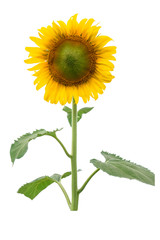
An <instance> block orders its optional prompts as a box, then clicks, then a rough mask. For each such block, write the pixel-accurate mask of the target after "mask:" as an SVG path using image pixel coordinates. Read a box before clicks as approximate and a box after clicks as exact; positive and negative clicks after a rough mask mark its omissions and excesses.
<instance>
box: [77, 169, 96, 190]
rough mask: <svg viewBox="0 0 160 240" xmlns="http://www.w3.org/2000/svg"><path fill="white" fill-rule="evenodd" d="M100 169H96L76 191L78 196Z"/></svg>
mask: <svg viewBox="0 0 160 240" xmlns="http://www.w3.org/2000/svg"><path fill="white" fill-rule="evenodd" d="M99 170H100V169H99V168H97V169H96V170H95V171H94V172H93V173H92V174H91V175H90V176H89V178H87V180H86V181H85V182H84V184H83V185H82V187H81V188H80V189H79V190H78V194H80V193H81V192H82V191H83V189H84V188H85V187H86V185H87V184H88V182H89V181H90V180H91V178H92V177H93V176H94V175H95V174H96V173H97V172H98V171H99Z"/></svg>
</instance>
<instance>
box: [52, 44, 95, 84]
mask: <svg viewBox="0 0 160 240" xmlns="http://www.w3.org/2000/svg"><path fill="white" fill-rule="evenodd" d="M53 67H54V69H55V70H56V71H57V73H59V74H60V75H61V76H62V77H64V78H65V79H67V80H68V81H75V80H78V79H81V78H82V77H83V76H85V75H86V74H87V73H88V71H89V69H90V59H89V52H88V49H87V47H86V46H85V45H84V44H83V43H81V42H76V41H72V40H66V41H64V42H63V43H62V44H60V45H59V46H58V47H57V49H56V50H55V53H54V59H53Z"/></svg>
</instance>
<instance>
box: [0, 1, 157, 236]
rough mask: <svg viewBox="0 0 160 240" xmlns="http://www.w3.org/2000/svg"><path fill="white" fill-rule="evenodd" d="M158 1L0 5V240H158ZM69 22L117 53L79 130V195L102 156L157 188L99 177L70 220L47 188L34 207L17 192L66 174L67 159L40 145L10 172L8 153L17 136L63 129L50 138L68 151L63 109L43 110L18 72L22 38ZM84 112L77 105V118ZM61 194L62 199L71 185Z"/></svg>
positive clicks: (50, 144)
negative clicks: (85, 22) (91, 30)
mask: <svg viewBox="0 0 160 240" xmlns="http://www.w3.org/2000/svg"><path fill="white" fill-rule="evenodd" d="M158 3H159V1H158V0H157V1H156V0H152V1H151V0H150V1H148V0H145V1H143V0H134V1H131V0H130V1H128V0H121V1H120V0H112V1H107V0H105V1H103V0H98V1H91V0H88V1H86V0H85V1H84V0H81V1H71V0H66V1H62V0H59V1H54V0H52V1H51V0H45V1H41V0H32V1H31V0H27V1H22V0H21V1H20V0H14V1H11V0H10V1H7V0H6V1H1V4H0V25H1V29H0V30H1V34H0V35H1V37H0V47H1V48H0V69H1V70H0V74H1V76H0V77H1V80H0V81H1V88H0V89H1V93H0V104H1V110H0V112H1V118H0V120H1V125H0V126H1V130H0V133H1V134H0V135H1V138H0V141H1V143H0V146H1V151H0V152H1V160H0V165H1V166H0V192H1V197H0V220H1V223H0V226H1V230H0V238H1V239H3V240H8V239H16V240H20V239H23V240H28V239H30V240H33V239H34V240H35V239H38V240H41V239H57V238H58V239H64V238H65V239H70V240H72V239H74V240H75V239H77V240H79V239H101V240H105V239H109V240H118V239H123V240H133V239H134V240H135V239H137V240H142V239H145V240H148V239H149V240H150V239H153V240H159V239H160V233H159V214H160V207H159V206H160V190H159V187H160V184H159V181H160V175H159V172H160V163H159V162H160V157H159V155H160V154H159V138H160V137H159V136H160V129H159V121H160V118H159V100H160V97H159V92H160V83H159V81H160V74H159V56H160V51H159V50H160V48H159V42H160V37H159V36H158V34H159V22H160V17H159V6H158ZM75 13H78V14H79V16H78V19H79V20H80V19H82V18H85V17H86V18H94V19H95V20H96V22H100V25H101V26H102V29H101V31H100V32H101V33H102V34H104V35H108V36H110V37H112V38H113V39H114V43H113V45H116V46H117V54H116V58H117V61H116V63H115V71H114V75H115V79H114V80H113V81H112V83H110V84H107V88H106V90H105V93H104V94H103V95H101V96H100V97H99V99H98V100H97V101H94V100H92V101H90V102H89V103H87V104H86V105H85V106H87V107H90V106H94V110H92V111H91V112H90V113H89V114H87V115H85V116H84V117H83V119H82V120H81V121H80V122H79V123H78V167H79V168H81V169H82V170H83V171H82V172H80V173H79V174H78V177H79V179H78V183H79V186H81V185H82V183H83V182H84V181H85V179H86V178H87V176H88V175H89V174H90V173H91V172H92V171H93V170H94V167H93V166H92V165H91V164H90V163H89V160H90V159H92V158H97V159H99V160H103V156H101V154H100V152H101V150H104V151H108V152H111V153H116V154H118V155H120V156H122V157H123V158H125V159H127V160H131V161H133V162H136V163H138V164H141V165H143V166H145V167H147V168H149V169H151V170H152V171H153V172H155V173H156V187H152V186H149V185H146V184H143V183H140V182H138V181H134V180H132V181H130V180H127V179H119V178H114V177H111V176H108V175H107V174H105V173H103V172H99V173H98V174H97V175H96V176H95V177H94V178H93V179H92V181H91V182H90V183H89V185H88V186H87V187H86V189H85V190H84V192H83V193H82V194H81V195H80V202H79V211H78V212H70V211H69V209H68V207H67V204H66V202H65V199H64V196H63V195H62V193H61V191H60V189H59V188H58V186H56V185H55V184H53V185H51V186H49V187H48V188H47V189H46V190H44V191H43V192H42V193H40V194H39V195H38V196H37V198H35V199H34V200H33V201H31V200H30V199H28V198H26V197H24V196H23V195H21V194H17V193H16V192H17V190H18V188H19V187H20V186H21V185H23V184H24V183H26V182H30V181H32V180H34V179H35V178H37V177H40V176H43V175H52V174H53V173H63V172H65V171H68V170H70V162H69V159H67V157H66V156H65V154H64V152H63V151H62V150H61V148H60V146H59V145H58V144H57V143H56V142H55V141H54V139H51V138H49V137H42V138H39V139H37V140H35V141H32V142H31V143H30V144H29V151H28V152H27V154H26V155H25V156H24V157H23V158H22V159H19V160H17V161H16V162H15V165H14V167H12V164H11V161H10V156H9V149H10V145H11V143H13V141H14V139H16V138H17V137H19V136H21V135H22V134H24V133H26V132H32V131H33V130H35V129H40V128H44V129H47V130H52V129H56V128H61V127H64V129H63V130H62V131H61V132H59V133H58V136H59V137H60V139H61V140H63V142H64V144H65V145H66V147H67V148H68V149H69V150H70V148H71V144H70V140H71V129H70V127H69V125H68V122H67V119H66V114H65V112H63V111H62V106H61V105H59V104H57V105H51V104H49V103H47V102H45V101H44V100H43V95H44V89H42V90H40V91H39V92H37V91H36V89H35V86H34V85H33V81H34V78H33V77H32V75H31V72H28V71H27V70H26V69H27V68H28V66H26V65H25V63H24V61H23V60H24V59H26V58H27V53H26V52H25V50H24V49H25V47H26V46H32V43H31V41H30V40H29V36H37V29H39V28H40V27H42V26H47V25H50V24H51V23H52V21H53V20H64V21H67V20H68V18H69V17H70V16H72V15H74V14H75ZM81 107H84V104H83V102H82V101H80V104H79V108H81ZM63 182H64V185H65V186H66V188H67V190H68V192H69V193H70V178H68V179H65V180H64V181H63Z"/></svg>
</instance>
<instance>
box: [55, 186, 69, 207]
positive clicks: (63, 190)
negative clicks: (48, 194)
mask: <svg viewBox="0 0 160 240" xmlns="http://www.w3.org/2000/svg"><path fill="white" fill-rule="evenodd" d="M57 184H58V185H59V187H60V188H61V190H62V192H63V194H64V196H65V198H66V201H67V203H68V206H69V208H70V209H71V202H70V199H69V197H68V194H67V192H66V190H65V188H64V187H63V185H62V183H60V182H57Z"/></svg>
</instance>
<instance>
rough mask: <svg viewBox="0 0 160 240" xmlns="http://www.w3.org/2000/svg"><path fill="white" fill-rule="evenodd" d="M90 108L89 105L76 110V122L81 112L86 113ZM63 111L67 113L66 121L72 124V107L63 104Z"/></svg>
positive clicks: (80, 116)
mask: <svg viewBox="0 0 160 240" xmlns="http://www.w3.org/2000/svg"><path fill="white" fill-rule="evenodd" d="M92 109H93V107H91V108H89V107H85V108H81V109H80V110H79V111H78V112H77V122H79V120H80V119H81V118H82V115H83V114H86V113H88V112H90V111H91V110H92ZM63 111H65V112H66V113H67V119H68V122H69V124H70V126H72V109H71V108H69V107H66V106H65V107H64V108H63Z"/></svg>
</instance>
